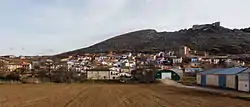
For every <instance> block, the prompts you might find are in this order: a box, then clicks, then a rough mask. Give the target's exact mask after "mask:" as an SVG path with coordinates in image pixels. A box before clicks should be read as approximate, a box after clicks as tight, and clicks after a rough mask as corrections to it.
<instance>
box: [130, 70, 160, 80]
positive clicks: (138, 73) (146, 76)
mask: <svg viewBox="0 0 250 107" xmlns="http://www.w3.org/2000/svg"><path fill="white" fill-rule="evenodd" d="M155 74H156V71H154V70H152V69H145V68H138V69H134V70H132V71H131V76H132V78H133V79H134V80H136V81H139V82H142V83H148V82H154V81H155V79H156V78H155Z"/></svg>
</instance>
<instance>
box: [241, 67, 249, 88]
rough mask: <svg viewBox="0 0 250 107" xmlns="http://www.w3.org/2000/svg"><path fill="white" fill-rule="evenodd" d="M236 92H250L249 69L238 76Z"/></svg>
mask: <svg viewBox="0 0 250 107" xmlns="http://www.w3.org/2000/svg"><path fill="white" fill-rule="evenodd" d="M238 90H239V91H245V92H250V69H247V70H245V71H243V72H241V73H239V74H238Z"/></svg>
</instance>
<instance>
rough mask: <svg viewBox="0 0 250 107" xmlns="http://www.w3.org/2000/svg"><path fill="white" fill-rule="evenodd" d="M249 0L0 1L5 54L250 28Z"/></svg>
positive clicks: (49, 52)
mask: <svg viewBox="0 0 250 107" xmlns="http://www.w3.org/2000/svg"><path fill="white" fill-rule="evenodd" d="M249 4H250V1H249V0H0V37H1V42H0V45H1V47H0V55H10V54H11V55H53V54H58V53H61V52H66V51H70V50H74V49H78V48H83V47H87V46H90V45H93V44H95V43H98V42H100V41H103V40H106V39H108V38H111V37H114V36H117V35H119V34H123V33H128V32H131V31H136V30H141V29H156V30H157V31H176V30H180V29H183V28H189V27H191V26H192V25H194V24H206V23H213V22H216V21H220V22H221V24H222V26H225V27H228V28H246V27H250V20H249V19H250V14H249V10H250V7H249Z"/></svg>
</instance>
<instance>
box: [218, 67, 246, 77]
mask: <svg viewBox="0 0 250 107" xmlns="http://www.w3.org/2000/svg"><path fill="white" fill-rule="evenodd" d="M246 69H247V68H228V69H225V70H222V71H219V72H216V73H214V74H228V75H230V74H231V75H232V74H238V73H241V72H243V71H244V70H246Z"/></svg>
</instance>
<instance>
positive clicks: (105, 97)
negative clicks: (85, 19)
mask: <svg viewBox="0 0 250 107" xmlns="http://www.w3.org/2000/svg"><path fill="white" fill-rule="evenodd" d="M0 107H250V101H244V100H240V99H233V98H230V97H226V96H222V95H217V94H211V93H205V92H200V91H194V90H187V89H183V88H176V87H171V86H166V85H161V84H158V85H122V84H107V85H106V84H99V85H97V84H51V85H50V84H41V85H0Z"/></svg>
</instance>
